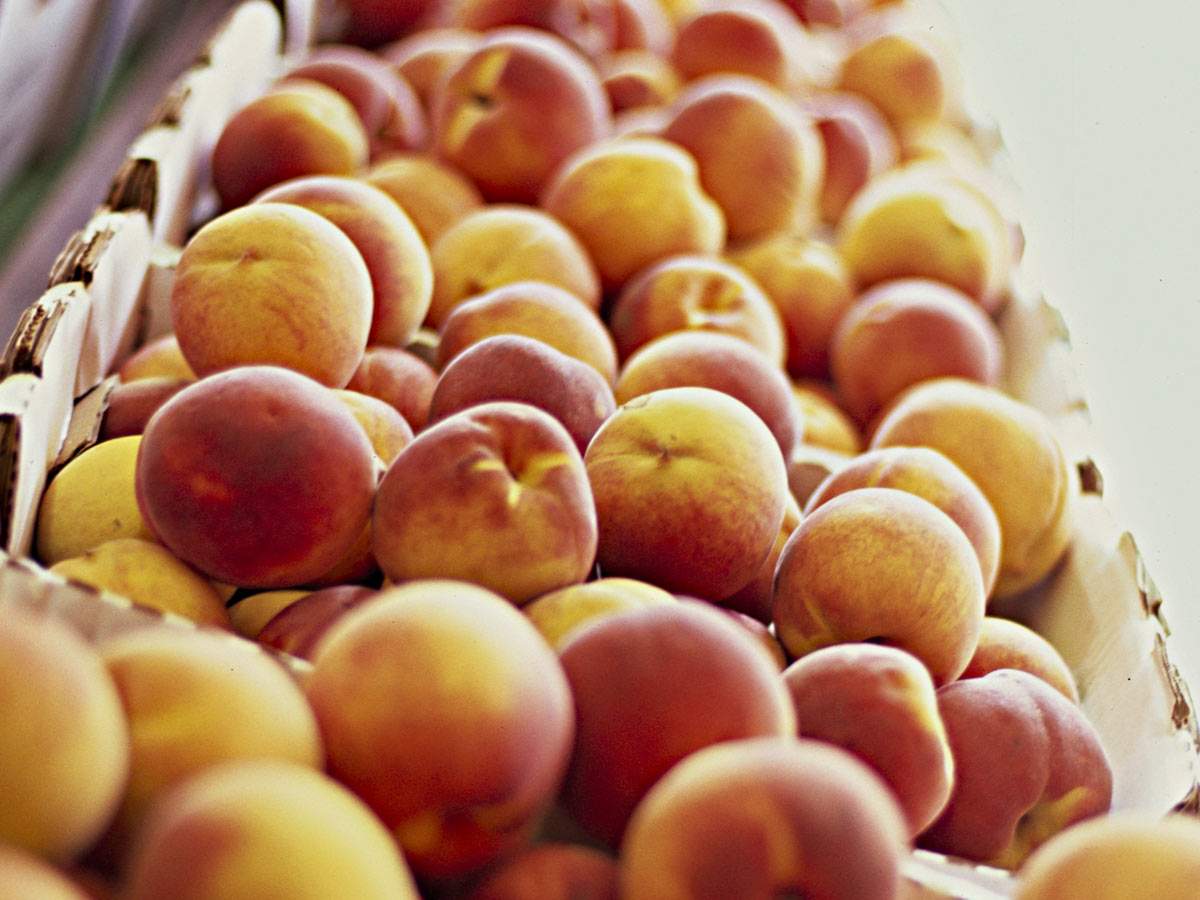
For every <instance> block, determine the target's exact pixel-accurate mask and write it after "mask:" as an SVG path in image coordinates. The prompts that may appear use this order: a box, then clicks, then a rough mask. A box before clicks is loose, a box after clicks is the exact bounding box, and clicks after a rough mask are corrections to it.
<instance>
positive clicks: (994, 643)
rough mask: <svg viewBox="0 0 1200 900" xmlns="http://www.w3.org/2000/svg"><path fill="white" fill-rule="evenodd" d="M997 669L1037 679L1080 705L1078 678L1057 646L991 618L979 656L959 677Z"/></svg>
mask: <svg viewBox="0 0 1200 900" xmlns="http://www.w3.org/2000/svg"><path fill="white" fill-rule="evenodd" d="M997 669H1020V670H1021V671H1023V672H1028V673H1029V674H1030V675H1036V676H1037V677H1038V678H1040V679H1042V681H1044V682H1046V684H1048V685H1050V687H1052V688H1054V689H1055V690H1056V691H1058V692H1059V693H1060V694H1062V695H1063V696H1064V697H1066V698H1067V699H1068V700H1070V701H1071V702H1072V703H1078V702H1079V688H1078V687H1077V686H1076V684H1075V676H1074V675H1072V674H1071V670H1070V669H1069V668H1067V664H1066V662H1065V661H1064V660H1063V658H1062V656H1060V655H1059V652H1058V651H1057V650H1056V649H1054V645H1053V644H1051V643H1050V642H1049V641H1048V640H1046V639H1045V638H1044V637H1042V636H1041V635H1040V634H1038V633H1037V632H1036V631H1034V630H1033V629H1031V628H1026V627H1025V626H1024V625H1022V624H1020V623H1019V622H1013V621H1010V620H1009V619H1000V618H996V617H995V616H987V617H985V618H984V620H983V630H982V631H980V632H979V645H978V646H977V647H976V648H975V655H974V656H972V657H971V662H970V663H969V664H968V665H967V668H966V669H965V670H964V671H963V673H962V675H960V676H959V677H960V678H981V677H983V676H984V675H987V674H988V673H989V672H995V671H996V670H997Z"/></svg>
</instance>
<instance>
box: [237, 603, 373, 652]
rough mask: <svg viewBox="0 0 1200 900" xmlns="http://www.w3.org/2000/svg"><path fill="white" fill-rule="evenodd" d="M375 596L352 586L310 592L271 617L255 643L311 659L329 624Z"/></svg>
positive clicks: (330, 625)
mask: <svg viewBox="0 0 1200 900" xmlns="http://www.w3.org/2000/svg"><path fill="white" fill-rule="evenodd" d="M378 593H379V592H378V591H375V590H372V589H371V588H365V587H356V586H354V585H340V586H338V587H330V588H324V589H322V590H319V591H313V592H312V593H311V594H307V595H305V596H304V597H301V598H300V599H299V600H297V601H296V602H295V603H289V604H288V605H287V606H285V607H284V608H283V609H281V610H280V611H279V612H278V613H276V614H275V615H274V616H272V617H271V620H270V621H269V622H267V624H266V625H264V626H263V627H262V631H260V632H259V633H258V636H257V640H258V642H259V643H260V644H262V645H264V646H266V647H272V648H274V649H275V650H279V651H281V652H283V653H288V654H290V655H292V656H298V657H300V658H301V659H312V658H313V654H314V653H315V652H316V649H317V644H318V642H319V641H320V640H321V638H323V637H324V636H325V633H326V632H327V631H329V629H330V628H331V627H332V626H333V624H334V623H335V622H337V621H338V620H339V619H340V618H341V617H342V616H343V615H345V614H346V613H347V612H349V611H350V610H352V609H355V608H356V607H359V606H362V604H364V603H366V602H367V601H368V600H371V599H372V598H374V597H375V596H376V595H378Z"/></svg>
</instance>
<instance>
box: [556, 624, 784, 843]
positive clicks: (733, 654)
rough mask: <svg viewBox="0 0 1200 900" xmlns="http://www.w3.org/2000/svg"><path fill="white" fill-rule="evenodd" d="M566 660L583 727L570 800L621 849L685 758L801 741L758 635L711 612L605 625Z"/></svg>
mask: <svg viewBox="0 0 1200 900" xmlns="http://www.w3.org/2000/svg"><path fill="white" fill-rule="evenodd" d="M559 658H560V659H561V661H562V665H563V669H564V671H565V672H566V674H567V679H568V681H569V682H570V685H571V693H572V696H573V697H574V698H575V724H576V737H575V751H574V754H573V755H572V757H571V768H570V770H569V772H568V774H567V780H566V783H565V785H564V787H563V793H562V801H563V804H564V805H565V807H566V809H567V811H568V812H569V813H570V814H571V816H572V817H573V818H574V819H575V820H576V821H577V822H578V823H579V824H580V825H582V826H583V827H584V828H586V829H587V830H588V831H589V832H590V833H591V834H593V835H594V836H596V837H597V838H599V839H600V840H602V841H604V842H605V843H607V844H609V845H611V846H616V845H617V844H618V843H619V842H620V839H621V835H622V833H623V832H624V830H625V826H626V823H627V822H628V821H629V816H630V815H631V814H632V813H633V810H634V808H635V807H636V806H637V804H638V803H639V802H640V801H641V799H642V797H644V796H645V794H646V792H647V791H648V790H650V788H651V787H653V785H654V783H655V782H656V781H658V779H659V778H661V777H662V776H663V775H665V774H666V773H667V771H668V770H669V769H670V768H671V767H672V766H673V765H675V764H676V763H677V762H679V761H680V760H682V759H683V758H684V757H686V756H688V755H689V754H691V753H694V752H695V751H697V750H700V749H702V748H704V747H707V746H709V745H711V744H716V743H719V742H721V741H729V740H736V739H738V738H746V737H758V736H771V735H774V736H780V737H782V736H785V735H792V734H794V733H795V728H796V722H795V716H794V714H793V712H792V706H791V702H790V701H789V700H788V697H787V692H786V691H785V690H784V687H783V683H782V682H781V681H780V679H779V671H778V669H776V668H775V666H774V665H773V664H772V663H771V661H770V659H769V658H768V656H767V654H766V653H764V652H763V649H762V648H761V647H760V646H759V645H758V644H756V643H755V640H754V638H752V637H751V636H750V635H749V633H747V632H746V631H745V630H743V629H742V628H740V627H739V626H738V625H736V624H735V623H733V622H732V621H730V620H729V619H728V617H726V616H725V615H723V614H722V613H720V612H719V611H717V610H714V609H711V608H709V607H708V606H706V605H705V604H703V603H696V602H687V601H680V602H678V603H673V604H665V605H662V606H653V607H650V608H647V609H641V610H634V611H630V612H627V613H624V614H622V615H619V616H612V617H610V618H607V619H604V620H602V621H600V622H597V623H595V624H593V625H591V626H589V627H588V628H585V629H583V630H582V631H580V632H579V634H578V635H577V636H576V637H575V638H574V639H573V640H571V641H569V642H568V643H567V645H566V646H565V647H564V648H563V650H562V653H561V654H560V656H559Z"/></svg>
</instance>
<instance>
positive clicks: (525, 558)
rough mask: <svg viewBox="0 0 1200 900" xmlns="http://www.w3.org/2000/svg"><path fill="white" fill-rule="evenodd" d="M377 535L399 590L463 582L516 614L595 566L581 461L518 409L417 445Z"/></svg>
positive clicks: (396, 472)
mask: <svg viewBox="0 0 1200 900" xmlns="http://www.w3.org/2000/svg"><path fill="white" fill-rule="evenodd" d="M585 371H588V372H590V370H586V369H585ZM598 378H599V376H597V379H598ZM372 523H373V528H374V534H373V542H374V549H375V557H376V559H378V560H379V564H380V566H381V567H382V568H383V571H384V573H385V574H386V575H387V576H388V577H389V578H391V579H392V580H393V581H397V582H399V581H407V580H410V579H414V578H457V579H461V580H463V581H471V582H475V583H476V584H481V585H483V586H485V587H488V588H490V589H492V590H494V591H496V592H497V593H500V594H503V595H504V596H505V597H507V598H508V599H510V600H512V601H513V602H514V603H523V602H525V601H526V600H529V599H532V598H533V597H536V596H538V595H539V594H544V593H546V592H547V591H552V590H555V589H556V588H560V587H564V586H566V585H568V584H575V583H577V582H580V581H583V580H584V579H585V578H586V577H587V575H588V573H589V572H590V571H591V568H592V563H593V561H594V560H595V556H596V512H595V507H594V505H593V503H592V497H591V491H590V489H589V488H588V481H587V474H586V473H585V471H584V468H583V463H582V460H581V459H580V457H579V451H578V450H577V449H576V447H575V443H574V441H573V440H572V438H571V435H570V434H569V433H568V432H567V430H566V429H565V428H564V427H563V426H562V425H560V424H559V423H558V421H557V420H555V419H554V418H552V417H551V416H550V415H548V414H547V413H544V412H542V411H541V410H540V409H536V408H534V407H532V406H527V405H525V404H523V403H486V404H484V405H482V406H475V407H472V408H471V409H468V410H465V411H463V412H460V413H458V414H457V415H454V416H451V417H450V418H448V419H445V420H444V421H442V422H439V423H438V424H436V425H431V426H430V427H429V428H428V429H426V430H425V431H424V432H422V433H421V434H420V435H418V436H417V438H416V440H414V441H413V442H412V443H411V444H410V445H409V446H408V447H407V448H406V449H405V450H404V452H403V453H401V454H400V456H398V457H397V458H396V461H395V462H394V463H392V465H391V467H390V468H389V469H388V472H387V475H385V476H384V479H383V481H382V483H381V484H380V485H379V492H378V495H377V497H376V499H375V514H374V518H373V520H372Z"/></svg>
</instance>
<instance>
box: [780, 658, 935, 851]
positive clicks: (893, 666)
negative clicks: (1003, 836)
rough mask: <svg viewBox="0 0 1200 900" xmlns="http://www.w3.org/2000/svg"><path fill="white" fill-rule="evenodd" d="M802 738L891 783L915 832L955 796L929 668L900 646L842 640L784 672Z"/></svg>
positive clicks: (888, 783) (925, 825) (927, 823)
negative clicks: (831, 749)
mask: <svg viewBox="0 0 1200 900" xmlns="http://www.w3.org/2000/svg"><path fill="white" fill-rule="evenodd" d="M783 682H784V684H786V685H787V689H788V692H789V693H790V694H791V696H792V702H793V703H794V704H795V707H796V719H797V721H799V723H800V735H801V736H802V737H806V738H812V739H814V740H818V741H824V742H825V743H828V744H833V745H835V746H837V747H841V748H842V749H843V750H847V751H849V752H850V753H853V754H854V755H855V756H856V757H858V759H860V760H862V761H863V762H864V763H866V764H867V765H868V766H870V767H871V768H872V769H873V770H874V771H875V772H876V773H878V775H879V776H880V777H881V778H882V779H883V780H884V781H885V782H886V783H887V785H888V787H889V788H891V790H892V794H893V796H895V798H896V800H897V801H898V802H899V804H900V808H901V809H902V810H903V811H904V819H905V821H906V822H907V823H908V833H909V834H910V835H912V836H916V835H918V834H920V833H921V832H922V831H924V830H925V829H926V828H927V827H929V825H930V824H931V823H932V822H933V820H934V819H936V818H937V817H938V814H939V813H941V811H942V810H943V809H944V808H945V806H946V802H947V801H948V800H949V799H950V787H951V785H952V784H953V783H954V759H953V757H952V756H951V755H950V744H949V742H948V740H947V738H946V728H945V726H944V725H943V724H942V719H941V716H940V715H939V714H938V701H937V694H936V692H935V691H934V688H933V680H932V679H931V678H930V677H929V672H928V671H927V670H926V668H925V667H924V666H923V665H921V662H920V661H919V660H918V659H917V658H916V657H915V656H910V655H909V654H907V653H905V652H904V651H902V650H897V649H896V648H894V647H877V646H874V645H872V644H839V645H837V646H833V647H825V648H824V649H822V650H817V651H815V652H813V653H810V654H809V655H808V656H806V657H804V658H803V659H801V660H797V661H796V662H795V663H793V664H792V665H791V666H790V667H789V668H788V669H787V671H785V672H784V673H783Z"/></svg>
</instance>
